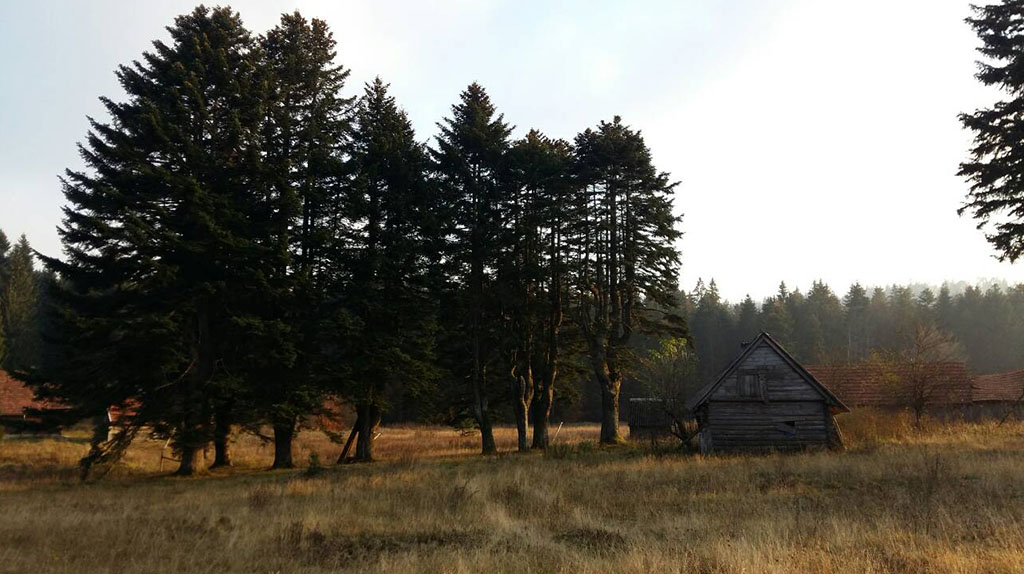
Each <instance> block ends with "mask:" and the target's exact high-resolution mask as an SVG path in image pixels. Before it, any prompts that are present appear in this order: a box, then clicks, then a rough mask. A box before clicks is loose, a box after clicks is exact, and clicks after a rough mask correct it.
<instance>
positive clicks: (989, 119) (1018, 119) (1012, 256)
mask: <svg viewBox="0 0 1024 574" xmlns="http://www.w3.org/2000/svg"><path fill="white" fill-rule="evenodd" d="M973 9H974V16H973V17H971V18H968V19H967V23H968V24H970V25H971V27H972V28H974V31H975V32H976V33H977V34H978V37H979V38H980V39H981V42H982V45H981V47H979V48H978V51H979V52H980V53H981V55H982V56H983V57H984V59H983V60H982V61H980V62H978V72H977V74H975V77H976V78H977V79H978V80H979V81H980V82H981V83H982V84H984V85H986V86H995V87H997V88H999V89H1001V90H1002V91H1003V92H1004V93H1005V94H1006V99H1003V100H1000V101H998V102H996V103H995V104H994V105H992V107H989V108H984V109H980V110H976V111H975V112H974V113H970V114H967V113H965V114H961V115H960V121H961V123H963V125H964V127H965V128H967V129H969V130H971V131H972V132H974V147H973V148H972V149H971V155H970V158H969V159H968V160H967V161H965V162H964V163H962V164H960V175H961V176H963V177H964V178H966V179H967V180H968V181H969V182H970V184H971V188H970V192H969V193H968V194H967V200H966V202H965V203H964V205H963V207H961V208H960V210H959V213H960V214H963V213H964V212H968V211H969V212H970V213H971V215H972V216H973V217H974V219H976V220H978V227H979V228H986V227H989V225H990V224H991V227H990V229H991V230H992V231H990V232H988V233H986V238H987V239H988V241H989V242H990V243H991V244H992V245H993V246H994V247H995V248H996V250H997V251H998V253H999V259H1000V260H1009V261H1011V262H1013V261H1016V260H1017V259H1018V258H1019V257H1020V256H1021V255H1022V254H1024V171H1022V169H1021V162H1022V161H1024V142H1022V140H1021V137H1020V134H1021V130H1022V129H1024V27H1022V26H1021V25H1020V22H1021V19H1022V18H1024V2H1021V0H1002V1H1001V2H997V3H992V4H987V5H983V6H973Z"/></svg>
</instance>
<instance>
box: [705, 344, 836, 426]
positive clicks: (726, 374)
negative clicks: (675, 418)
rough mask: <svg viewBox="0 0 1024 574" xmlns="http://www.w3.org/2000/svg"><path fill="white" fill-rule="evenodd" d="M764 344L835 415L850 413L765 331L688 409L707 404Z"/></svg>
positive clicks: (748, 345)
mask: <svg viewBox="0 0 1024 574" xmlns="http://www.w3.org/2000/svg"><path fill="white" fill-rule="evenodd" d="M762 342H763V343H766V344H767V345H768V346H769V347H770V348H771V349H772V350H773V351H775V352H776V353H778V355H779V356H780V357H782V360H783V361H785V362H786V364H788V365H789V366H790V367H791V368H792V369H793V370H794V371H796V372H797V374H798V375H800V376H801V377H802V378H803V379H804V380H805V381H807V384H809V385H810V386H811V387H812V388H813V389H814V390H816V391H818V393H820V394H821V396H822V398H824V399H825V402H826V403H828V404H829V405H831V406H832V407H833V409H832V411H833V413H836V412H841V413H845V412H849V410H850V409H848V408H846V405H844V404H843V402H842V401H840V400H839V397H837V396H835V395H834V394H832V391H830V390H828V388H827V387H825V385H823V384H821V382H820V381H818V379H816V378H815V377H814V375H812V374H811V373H810V372H808V371H807V369H805V368H803V366H801V365H800V363H798V362H797V361H796V359H794V358H793V356H792V355H790V354H789V352H787V351H786V349H784V348H782V345H780V344H779V343H778V342H777V341H776V340H775V339H773V338H772V336H771V335H769V334H768V333H765V332H764V331H762V332H761V333H760V334H759V335H758V336H757V337H754V340H753V341H751V342H749V343H747V345H746V347H744V348H743V352H741V353H740V354H739V356H737V357H736V358H735V359H733V361H732V362H731V363H729V366H727V367H726V368H725V370H724V371H722V372H721V374H719V375H718V376H717V377H715V379H714V380H713V381H712V382H711V383H709V384H707V385H705V386H704V387H703V388H702V389H700V390H699V391H697V393H696V394H694V395H693V397H691V398H690V400H688V401H686V408H687V409H688V410H690V411H693V410H696V409H697V408H698V407H700V406H701V405H703V404H704V403H705V402H707V400H708V399H709V398H710V397H711V394H712V393H714V392H715V389H717V388H718V386H719V385H721V384H722V382H723V381H725V379H727V378H729V376H730V375H732V373H733V371H735V370H736V368H737V367H739V366H740V365H741V364H743V361H744V360H745V359H746V358H747V356H749V355H750V354H751V353H752V352H754V349H756V348H757V347H758V346H759V345H760V344H761V343H762Z"/></svg>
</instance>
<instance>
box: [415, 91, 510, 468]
mask: <svg viewBox="0 0 1024 574" xmlns="http://www.w3.org/2000/svg"><path fill="white" fill-rule="evenodd" d="M438 128H439V129H440V131H441V133H440V135H439V136H437V138H436V140H435V143H436V147H435V148H434V149H432V150H431V156H432V158H433V161H434V169H433V172H434V176H435V179H436V182H435V183H436V185H437V187H438V193H439V194H440V198H441V202H440V204H439V205H443V211H442V212H441V213H438V214H437V219H438V220H439V221H445V222H447V228H446V230H445V234H446V236H447V238H448V241H447V245H446V255H445V262H446V264H447V267H448V269H447V276H448V283H449V288H448V290H447V296H446V297H445V301H443V305H444V306H445V310H443V314H444V316H445V318H446V320H447V321H446V323H447V324H446V325H445V329H446V330H448V332H449V336H450V337H451V339H449V341H450V342H451V344H450V345H448V348H446V349H445V350H444V353H445V355H446V356H445V357H443V358H442V360H443V361H444V362H445V363H446V364H448V365H450V366H449V370H450V371H451V372H452V373H453V374H454V375H455V376H456V377H457V378H459V379H461V380H464V381H467V382H468V390H469V397H468V402H469V404H470V405H471V406H470V411H471V413H472V416H473V418H474V420H475V421H476V424H477V425H478V426H479V428H480V434H481V443H482V451H483V453H484V454H491V453H494V452H496V451H497V448H496V446H495V443H494V433H493V429H492V424H491V419H492V415H491V402H492V400H494V398H495V397H496V396H497V389H499V388H503V387H504V385H499V383H502V382H504V377H502V376H501V374H500V370H501V369H500V368H499V366H498V365H499V364H500V356H499V354H500V348H499V344H498V341H497V338H498V336H499V334H498V333H497V332H496V327H497V325H498V324H499V321H500V309H499V307H500V293H499V291H498V289H497V287H496V285H495V277H494V269H495V268H496V267H497V265H498V262H499V259H500V257H501V253H502V245H501V241H502V221H501V217H502V204H503V200H504V193H505V189H504V186H503V177H502V176H503V174H502V170H503V163H504V155H505V152H506V151H507V149H508V145H509V144H508V137H509V134H510V133H511V131H512V130H511V127H509V126H508V124H506V123H505V121H504V117H503V116H501V115H498V114H496V111H495V107H494V105H493V104H492V103H491V99H490V97H489V96H488V95H487V93H486V92H485V91H484V89H483V88H482V87H481V86H480V85H479V84H475V83H474V84H471V85H470V86H469V87H468V88H466V90H464V91H463V92H462V94H461V95H460V97H459V103H457V104H455V105H453V106H452V117H451V118H447V119H445V120H444V121H443V122H442V123H439V124H438Z"/></svg>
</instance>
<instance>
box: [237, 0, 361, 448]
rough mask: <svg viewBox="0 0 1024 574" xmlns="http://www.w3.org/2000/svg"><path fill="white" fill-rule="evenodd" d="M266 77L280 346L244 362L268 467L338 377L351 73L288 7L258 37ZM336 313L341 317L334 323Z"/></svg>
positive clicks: (325, 37) (325, 35) (272, 312)
mask: <svg viewBox="0 0 1024 574" xmlns="http://www.w3.org/2000/svg"><path fill="white" fill-rule="evenodd" d="M261 44H262V50H263V53H262V57H263V60H262V62H263V67H264V72H265V74H266V75H267V86H268V88H267V93H266V102H265V108H264V109H265V114H266V117H265V119H264V122H263V127H262V138H263V147H264V150H265V156H264V163H265V165H266V168H265V170H264V172H263V178H264V181H265V182H266V186H267V190H268V194H269V196H270V197H271V198H272V199H273V204H274V205H276V206H277V208H276V209H273V210H271V211H269V212H268V213H267V214H266V218H265V219H266V223H265V225H266V226H267V227H268V228H270V229H273V230H275V231H274V232H273V234H272V237H270V238H269V241H270V244H271V245H272V246H273V252H274V254H275V255H276V260H277V262H278V263H277V265H275V266H274V268H273V269H270V270H269V275H268V282H269V287H270V291H271V292H273V293H275V294H277V296H276V297H274V298H272V299H269V300H268V303H272V304H271V305H269V306H268V307H267V308H266V314H267V316H268V317H270V318H273V319H274V320H275V321H278V322H280V324H282V325H283V326H284V330H283V332H282V338H281V340H280V343H281V345H278V348H279V349H282V350H284V349H287V350H288V351H289V352H287V353H286V354H283V355H280V356H275V355H274V354H264V355H263V360H256V361H254V362H253V363H251V364H252V365H253V366H254V367H255V370H254V372H252V373H251V379H252V381H253V384H252V386H253V388H254V389H256V391H255V396H254V400H255V402H256V403H257V405H258V408H259V410H260V411H261V412H262V413H263V417H264V418H266V419H267V420H268V421H269V422H270V423H271V426H272V427H273V431H274V463H273V466H274V468H290V467H292V466H293V465H294V461H293V460H292V441H293V439H294V436H295V432H296V430H297V425H298V422H299V420H300V417H301V416H302V415H304V414H307V413H309V412H311V411H314V410H316V409H318V408H319V406H320V405H321V403H322V401H323V396H324V391H325V389H326V388H327V387H328V386H330V385H331V384H333V383H336V381H337V379H338V378H339V377H340V372H339V365H338V363H337V357H336V356H334V357H332V358H328V357H326V355H325V354H324V351H325V349H328V348H332V349H333V348H336V347H337V346H338V344H339V341H340V338H339V337H340V335H338V332H339V331H338V329H339V328H340V329H341V332H342V333H344V332H345V331H346V327H345V326H344V324H345V323H346V320H345V319H344V317H345V314H344V312H343V311H341V310H339V299H338V290H339V281H340V274H341V272H340V271H339V269H338V265H337V260H338V259H339V256H340V255H339V254H340V253H341V252H342V251H343V248H344V241H345V238H344V228H345V225H346V224H345V222H344V221H343V215H342V213H341V202H342V200H343V198H342V195H341V194H342V190H343V186H344V180H345V174H344V146H345V142H346V138H347V137H348V132H349V129H350V127H349V124H350V118H349V116H350V108H351V104H352V100H351V99H350V98H345V97H343V96H342V95H341V90H342V88H343V87H344V84H345V80H346V79H347V78H348V75H349V72H348V70H346V69H345V68H344V67H342V66H341V65H339V64H337V63H336V62H335V59H336V52H335V45H336V42H335V40H334V38H333V35H332V34H331V32H330V29H329V28H328V26H327V24H326V23H325V22H323V21H322V20H317V19H313V20H312V21H307V20H306V19H305V18H303V17H302V16H301V15H300V14H299V13H297V12H296V13H292V14H285V15H283V16H282V17H281V22H280V23H279V24H278V25H277V26H276V27H275V28H274V29H272V30H270V31H269V32H268V33H267V34H266V36H265V37H264V38H263V39H262V42H261ZM339 321H340V323H341V325H340V326H339Z"/></svg>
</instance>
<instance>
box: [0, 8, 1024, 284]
mask: <svg viewBox="0 0 1024 574" xmlns="http://www.w3.org/2000/svg"><path fill="white" fill-rule="evenodd" d="M193 6H194V4H193V2H188V1H186V2H180V1H170V0H166V1H146V2H135V3H125V2H114V1H112V0H111V1H99V0H75V1H72V0H68V1H66V2H56V1H52V0H51V1H46V0H43V1H34V2H25V1H23V0H0V229H3V230H4V231H5V232H6V233H7V234H8V236H11V237H14V236H17V235H19V234H21V233H25V234H27V235H28V237H29V240H30V241H31V242H32V244H33V246H35V247H36V248H37V249H39V250H40V251H42V252H44V253H48V254H49V253H58V252H59V251H60V245H59V242H58V240H57V235H56V232H55V227H56V225H57V224H58V223H59V220H60V217H61V215H60V206H61V204H62V195H61V192H60V187H59V184H58V181H57V176H58V174H60V173H61V172H62V171H63V169H65V168H66V167H78V166H80V165H81V163H80V161H79V159H78V155H77V151H76V148H75V145H76V143H77V142H79V141H81V140H82V139H83V136H84V134H85V133H86V129H87V123H86V116H87V115H94V116H98V117H103V115H102V113H103V112H102V109H101V107H100V105H99V103H98V101H97V97H98V96H100V95H106V96H111V97H114V99H118V98H120V97H122V96H121V94H122V92H121V90H120V88H119V86H118V85H117V81H116V78H115V77H114V74H113V71H114V69H115V67H116V66H117V65H118V64H122V63H127V62H129V61H131V60H133V59H136V58H138V57H139V56H140V54H141V53H142V52H143V51H144V50H147V49H148V48H149V45H150V42H152V41H153V40H154V39H157V38H161V39H163V38H165V37H166V32H165V31H164V26H166V25H168V24H170V23H171V22H172V19H173V17H174V16H175V15H177V14H180V13H183V12H187V11H189V10H191V8H192V7H193ZM234 7H235V8H236V9H238V10H239V11H240V12H241V14H242V17H243V19H244V20H245V22H246V24H247V25H248V26H249V28H250V29H252V30H253V31H255V32H263V31H265V30H266V29H268V28H270V27H272V26H273V25H274V24H275V22H276V21H277V19H278V17H279V15H280V13H281V12H285V11H292V10H294V9H296V8H298V9H299V10H301V11H302V13H303V14H304V15H306V16H307V17H317V18H321V19H324V20H326V21H327V22H328V23H329V24H330V26H331V28H332V29H333V31H334V35H335V38H336V39H337V40H338V55H339V60H340V62H341V63H342V64H344V65H345V66H346V67H348V68H350V69H351V70H352V76H351V81H350V83H349V85H348V86H347V91H348V93H349V94H356V93H357V92H359V91H361V87H362V84H363V82H366V81H368V80H371V79H372V78H373V77H374V76H375V75H380V76H381V77H382V78H383V79H384V80H385V81H387V82H390V83H391V86H392V91H393V94H394V95H395V96H396V98H397V99H398V101H399V103H400V104H401V105H402V106H403V107H404V108H405V109H406V110H407V111H408V112H409V115H410V117H411V119H412V120H413V122H414V124H415V126H416V129H417V131H418V135H419V137H420V138H421V139H423V140H426V139H428V138H431V137H432V136H433V135H434V133H435V126H434V124H435V122H436V121H438V120H439V119H440V118H442V117H443V116H445V115H447V114H448V112H449V107H450V106H451V104H452V103H453V102H454V101H455V100H456V98H457V96H458V93H459V92H460V91H461V90H462V89H463V88H464V87H465V86H466V85H467V84H469V83H470V82H473V81H477V82H480V83H481V84H482V85H484V86H485V87H486V88H487V90H488V91H489V93H490V94H491V98H492V100H493V101H494V102H495V104H496V105H497V106H498V109H499V110H500V111H502V112H503V113H504V114H505V117H506V119H507V120H508V121H509V122H510V123H512V124H514V125H516V126H517V130H516V135H522V134H523V133H525V131H526V130H528V129H529V128H533V127H535V128H539V129H540V130H542V131H544V132H546V133H548V134H549V135H552V136H556V137H563V138H567V139H568V138H572V136H574V135H575V134H576V133H577V132H579V131H581V130H583V129H584V128H586V127H588V126H592V125H594V124H596V123H598V122H599V121H600V120H608V119H610V118H611V117H612V116H613V115H616V114H618V115H621V116H622V117H623V120H624V121H625V122H626V123H628V124H631V125H632V126H633V127H635V128H638V129H640V130H642V131H643V133H644V135H645V137H646V139H647V143H648V145H649V146H650V147H651V149H652V151H653V154H654V158H655V162H656V164H657V166H658V167H659V168H660V169H662V170H666V171H669V172H670V173H671V174H672V175H673V177H674V178H675V179H678V180H680V181H681V182H682V183H681V184H680V186H679V187H678V192H677V197H676V207H677V210H678V211H679V212H681V213H683V214H684V220H683V231H684V232H685V236H684V238H683V239H682V241H681V242H680V247H681V250H682V255H683V269H682V278H681V283H682V285H683V287H685V288H686V289H691V288H692V287H693V285H694V284H695V283H696V281H697V279H698V277H702V278H703V279H704V280H705V282H707V281H709V280H710V279H712V278H714V279H715V280H716V281H717V283H718V286H719V288H720V290H721V292H722V293H723V294H724V295H725V296H726V297H728V298H729V299H731V300H733V301H737V300H739V299H740V298H742V297H743V296H744V295H745V294H747V293H749V294H751V295H752V296H754V297H755V299H760V298H761V297H764V296H766V295H770V294H771V293H773V292H774V291H775V289H776V287H777V285H778V283H779V281H781V280H785V281H786V282H787V284H788V285H789V286H790V287H791V288H792V287H800V288H801V289H803V290H806V289H807V288H808V287H809V286H810V283H811V282H812V281H813V280H815V279H823V280H825V281H826V282H828V283H829V284H830V285H832V287H833V288H834V289H835V290H836V291H839V292H840V295H841V294H842V293H843V292H845V290H846V288H847V286H848V285H849V283H851V282H853V281H860V282H861V283H863V284H866V285H888V284H891V283H907V282H911V281H915V282H927V283H936V284H938V283H941V282H942V281H944V280H968V281H973V280H976V279H979V278H1001V279H1006V280H1008V281H1010V282H1020V281H1024V264H1016V265H1010V264H1009V263H999V262H998V261H996V260H995V259H994V258H993V251H992V250H991V249H990V247H989V246H988V244H987V243H986V242H985V240H984V237H983V235H982V233H981V232H979V231H977V230H975V228H974V223H973V222H972V220H970V219H969V218H967V217H964V218H960V217H958V216H957V215H956V209H957V207H959V206H960V204H961V203H962V201H963V197H964V194H965V192H966V188H967V186H966V184H965V183H964V182H963V181H962V180H960V179H959V178H957V177H956V175H955V174H956V171H957V166H958V164H959V162H960V161H962V160H963V159H964V158H965V157H966V150H967V148H968V145H969V143H970V137H969V135H968V134H967V133H965V132H964V131H962V130H961V128H960V125H959V123H958V121H957V118H956V116H957V114H958V113H959V112H961V111H969V110H973V109H975V108H977V107H980V106H984V105H986V104H987V103H989V102H990V101H991V100H992V99H993V98H994V97H995V95H994V94H993V93H992V92H989V91H987V90H986V89H984V88H982V87H980V86H979V85H978V84H977V82H976V81H975V80H974V79H973V74H974V70H975V66H974V61H975V59H976V53H975V52H974V48H975V46H976V44H977V41H976V39H975V37H974V35H973V33H972V32H971V30H970V29H969V28H968V27H967V25H966V24H964V23H963V19H964V17H966V16H967V15H968V12H969V7H968V2H960V1H953V0H920V1H914V0H899V1H896V2H894V1H891V0H864V1H860V2H822V1H818V0H772V1H769V0H749V1H731V2H727V1H721V0H703V1H692V0H685V1H684V0H670V1H665V2H611V1H609V2H594V1H586V0H582V1H579V2H540V1H538V2H527V1H522V0H519V1H507V2H477V1H469V0H463V1H451V2H412V1H410V2H380V1H377V2H372V1H367V2H338V1H323V2H314V1H308V2H306V1H301V2H296V1H294V0H293V1H285V2H271V1H246V2H236V3H235V4H234Z"/></svg>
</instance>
